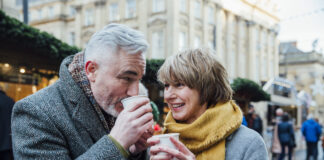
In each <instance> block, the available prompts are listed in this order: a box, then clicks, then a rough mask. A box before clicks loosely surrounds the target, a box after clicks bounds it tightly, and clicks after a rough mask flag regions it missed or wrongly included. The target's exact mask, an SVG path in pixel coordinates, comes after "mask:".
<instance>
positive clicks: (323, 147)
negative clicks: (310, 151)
mask: <svg viewBox="0 0 324 160" xmlns="http://www.w3.org/2000/svg"><path fill="white" fill-rule="evenodd" d="M321 140H322V150H323V154H322V156H323V160H324V136H322V139H321Z"/></svg>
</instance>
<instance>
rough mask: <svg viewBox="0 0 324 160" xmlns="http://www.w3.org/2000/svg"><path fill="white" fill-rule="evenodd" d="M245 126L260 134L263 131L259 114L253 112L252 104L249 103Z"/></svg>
mask: <svg viewBox="0 0 324 160" xmlns="http://www.w3.org/2000/svg"><path fill="white" fill-rule="evenodd" d="M246 121H247V126H248V127H249V128H251V129H253V130H255V131H256V132H258V133H259V134H260V135H261V136H262V131H263V122H262V119H261V118H260V116H259V115H258V114H257V113H256V112H255V110H254V106H253V105H251V104H250V105H249V111H248V114H247V120H246Z"/></svg>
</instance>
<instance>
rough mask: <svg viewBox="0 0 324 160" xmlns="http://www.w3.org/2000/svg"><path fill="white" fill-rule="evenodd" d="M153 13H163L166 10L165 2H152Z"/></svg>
mask: <svg viewBox="0 0 324 160" xmlns="http://www.w3.org/2000/svg"><path fill="white" fill-rule="evenodd" d="M152 5H153V6H152V11H153V13H155V12H162V11H164V10H165V3H164V0H153V1H152Z"/></svg>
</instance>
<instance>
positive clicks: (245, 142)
mask: <svg viewBox="0 0 324 160" xmlns="http://www.w3.org/2000/svg"><path fill="white" fill-rule="evenodd" d="M233 156H234V157H233ZM237 156H240V157H237ZM258 156H259V157H260V158H261V159H262V160H263V159H267V157H268V153H267V149H266V145H265V143H264V141H263V139H262V137H261V136H260V134H259V133H257V132H256V131H254V130H252V129H249V128H247V127H245V126H243V125H241V127H240V128H238V129H237V130H236V131H235V132H234V133H233V134H232V135H230V136H229V137H228V138H227V139H226V159H227V158H229V157H231V158H234V159H236V158H240V159H245V158H248V157H250V158H251V157H258ZM244 157H245V158H244Z"/></svg>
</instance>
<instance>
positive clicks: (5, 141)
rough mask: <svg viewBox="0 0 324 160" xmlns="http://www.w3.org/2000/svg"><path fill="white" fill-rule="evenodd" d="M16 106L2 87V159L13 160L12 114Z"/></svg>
mask: <svg viewBox="0 0 324 160" xmlns="http://www.w3.org/2000/svg"><path fill="white" fill-rule="evenodd" d="M14 104H15V102H14V100H12V99H11V98H10V97H9V96H7V95H6V93H5V92H4V91H3V88H2V86H0V159H1V160H11V159H13V156H12V144H11V129H10V124H11V112H12V107H13V105H14Z"/></svg>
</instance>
